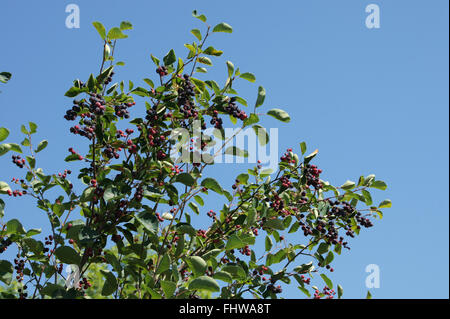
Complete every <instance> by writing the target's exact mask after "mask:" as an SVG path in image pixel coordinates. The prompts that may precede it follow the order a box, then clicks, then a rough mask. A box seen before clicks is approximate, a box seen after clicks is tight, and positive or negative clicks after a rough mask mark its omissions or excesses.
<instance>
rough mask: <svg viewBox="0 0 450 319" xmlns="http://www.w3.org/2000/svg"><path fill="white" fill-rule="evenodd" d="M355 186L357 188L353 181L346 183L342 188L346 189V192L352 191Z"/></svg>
mask: <svg viewBox="0 0 450 319" xmlns="http://www.w3.org/2000/svg"><path fill="white" fill-rule="evenodd" d="M355 186H356V183H355V182H352V181H346V182H345V183H344V184H343V185H342V186H341V188H342V189H345V190H350V189H352V188H354V187H355Z"/></svg>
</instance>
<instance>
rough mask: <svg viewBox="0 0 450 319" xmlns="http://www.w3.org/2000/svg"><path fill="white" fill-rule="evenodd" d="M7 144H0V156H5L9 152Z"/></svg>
mask: <svg viewBox="0 0 450 319" xmlns="http://www.w3.org/2000/svg"><path fill="white" fill-rule="evenodd" d="M9 149H10V148H9V144H1V145H0V156H2V155H5V154H6V153H8V152H9Z"/></svg>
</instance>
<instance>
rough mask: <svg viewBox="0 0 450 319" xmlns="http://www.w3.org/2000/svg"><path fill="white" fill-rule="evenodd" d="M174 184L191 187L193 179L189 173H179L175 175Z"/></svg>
mask: <svg viewBox="0 0 450 319" xmlns="http://www.w3.org/2000/svg"><path fill="white" fill-rule="evenodd" d="M175 182H180V183H182V184H184V185H186V186H192V185H194V183H195V179H194V178H193V177H192V175H191V174H189V173H181V174H178V175H177V177H176V178H175Z"/></svg>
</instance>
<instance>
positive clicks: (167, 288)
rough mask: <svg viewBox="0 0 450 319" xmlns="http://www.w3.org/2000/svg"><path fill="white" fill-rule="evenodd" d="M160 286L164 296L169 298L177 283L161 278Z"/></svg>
mask: <svg viewBox="0 0 450 319" xmlns="http://www.w3.org/2000/svg"><path fill="white" fill-rule="evenodd" d="M161 288H162V290H163V292H164V296H165V297H166V299H169V298H171V297H172V296H173V294H174V293H175V290H176V289H177V284H176V283H174V282H173V281H167V280H162V281H161Z"/></svg>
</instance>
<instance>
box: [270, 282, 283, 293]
mask: <svg viewBox="0 0 450 319" xmlns="http://www.w3.org/2000/svg"><path fill="white" fill-rule="evenodd" d="M267 290H269V291H271V292H273V293H274V294H280V293H282V292H283V289H282V288H281V286H280V285H278V286H276V287H275V285H274V284H269V285H267Z"/></svg>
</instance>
